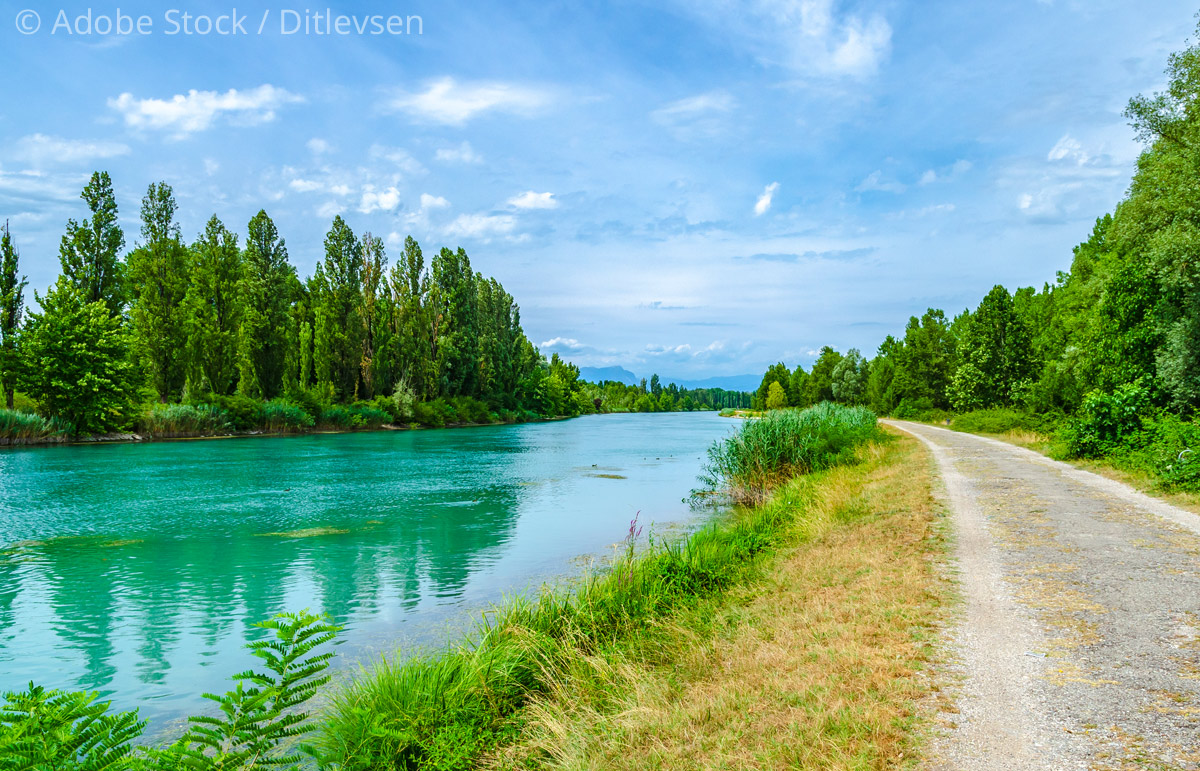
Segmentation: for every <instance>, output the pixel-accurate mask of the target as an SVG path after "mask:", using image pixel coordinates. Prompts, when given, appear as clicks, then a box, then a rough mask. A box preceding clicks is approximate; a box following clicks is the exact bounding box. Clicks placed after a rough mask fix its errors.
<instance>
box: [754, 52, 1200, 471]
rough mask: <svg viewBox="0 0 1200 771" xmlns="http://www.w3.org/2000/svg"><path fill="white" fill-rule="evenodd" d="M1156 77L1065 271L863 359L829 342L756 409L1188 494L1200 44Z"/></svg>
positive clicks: (771, 385)
mask: <svg viewBox="0 0 1200 771" xmlns="http://www.w3.org/2000/svg"><path fill="white" fill-rule="evenodd" d="M1167 75H1168V87H1167V90H1166V91H1165V92H1163V93H1158V94H1155V95H1153V96H1138V97H1136V98H1134V99H1132V100H1131V101H1130V102H1129V105H1128V108H1127V110H1126V116H1127V117H1128V118H1129V120H1130V122H1131V124H1132V126H1133V128H1134V129H1135V131H1136V132H1137V135H1138V137H1139V138H1140V139H1141V140H1142V141H1143V142H1144V143H1145V149H1144V151H1143V152H1142V154H1141V156H1140V158H1139V159H1138V162H1137V169H1136V173H1135V175H1134V177H1133V180H1132V183H1131V184H1130V187H1129V190H1128V193H1127V195H1126V197H1125V198H1124V200H1122V201H1121V202H1120V203H1119V204H1118V205H1117V207H1116V210H1115V211H1114V212H1113V213H1111V214H1106V215H1104V216H1102V217H1101V218H1099V219H1098V220H1097V221H1096V224H1095V228H1094V229H1093V231H1092V233H1091V234H1090V237H1089V238H1088V239H1087V240H1086V241H1084V242H1083V243H1081V244H1079V245H1078V246H1077V247H1076V248H1075V250H1074V258H1073V260H1072V262H1071V267H1070V270H1069V271H1068V272H1059V273H1058V275H1057V276H1056V278H1055V280H1054V283H1052V284H1051V283H1047V284H1045V285H1044V286H1043V287H1042V288H1041V289H1040V290H1038V289H1035V288H1022V289H1018V290H1016V291H1015V292H1009V291H1008V290H1007V289H1006V288H1004V287H1003V286H996V287H994V288H993V289H992V290H991V291H990V292H988V293H987V295H986V296H985V297H984V298H983V299H982V300H981V301H980V302H979V305H978V306H977V307H976V308H975V309H974V310H969V309H967V310H963V311H962V312H961V313H959V314H958V315H956V316H953V317H950V316H948V315H947V314H946V313H944V312H943V311H941V310H936V309H929V310H927V311H926V312H925V313H924V314H923V315H922V316H921V317H920V318H918V317H916V316H914V317H912V318H911V319H909V322H908V325H907V326H906V327H905V329H904V332H903V334H902V335H899V336H890V335H889V336H888V337H887V338H886V339H885V340H884V341H883V342H882V343H881V344H880V346H879V348H878V350H877V351H876V353H875V356H874V358H872V359H870V360H867V359H866V358H865V357H864V356H863V355H862V354H861V353H860V352H859V351H857V350H853V349H851V350H850V351H848V352H847V353H845V354H844V355H843V354H841V353H839V352H837V351H835V350H833V349H832V348H829V347H826V348H824V349H823V350H822V351H821V353H820V356H819V357H818V358H817V360H816V362H815V363H814V364H813V366H812V368H811V370H809V371H806V370H805V369H803V368H802V367H799V366H798V367H796V368H795V370H789V369H788V368H787V367H786V366H785V365H784V364H782V363H781V364H776V365H774V366H772V367H770V368H769V369H768V371H767V373H766V374H765V375H764V377H763V380H762V384H761V386H760V387H759V389H758V391H757V392H756V393H755V395H754V403H755V406H756V407H758V408H760V409H762V408H779V407H787V406H806V405H809V404H814V403H817V402H820V401H825V400H828V401H835V402H841V403H844V404H863V405H867V406H869V407H871V408H872V409H873V410H875V411H877V412H879V413H880V414H889V415H894V416H896V417H902V418H917V419H927V420H938V421H944V420H952V424H953V425H955V426H962V427H971V428H980V429H983V430H991V431H997V432H1000V431H1004V430H1008V429H1013V428H1020V429H1026V430H1032V431H1037V432H1039V433H1043V434H1046V435H1049V436H1051V437H1052V439H1053V450H1054V451H1055V452H1057V453H1060V454H1062V455H1065V456H1073V457H1101V456H1104V457H1108V458H1109V459H1111V460H1113V461H1115V462H1117V463H1118V465H1125V466H1130V467H1135V468H1139V469H1142V470H1145V471H1148V472H1150V473H1152V474H1153V475H1155V476H1156V477H1158V478H1159V479H1160V480H1161V481H1163V482H1164V483H1166V484H1168V485H1173V486H1178V487H1184V488H1194V489H1200V455H1198V454H1195V453H1193V452H1192V449H1194V448H1197V447H1200V424H1197V423H1196V422H1195V417H1196V412H1197V408H1198V407H1200V260H1198V259H1197V258H1198V257H1200V46H1197V45H1193V46H1192V47H1191V48H1189V49H1187V50H1185V51H1183V52H1182V53H1178V54H1174V55H1172V56H1171V58H1170V61H1169V66H1168V70H1167ZM954 414H957V417H954Z"/></svg>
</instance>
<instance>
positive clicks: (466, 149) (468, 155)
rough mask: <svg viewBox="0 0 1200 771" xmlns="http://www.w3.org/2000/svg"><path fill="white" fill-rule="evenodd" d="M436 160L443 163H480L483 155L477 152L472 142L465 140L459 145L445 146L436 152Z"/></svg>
mask: <svg viewBox="0 0 1200 771" xmlns="http://www.w3.org/2000/svg"><path fill="white" fill-rule="evenodd" d="M433 159H434V160H435V161H441V162H443V163H480V162H482V161H483V156H482V155H480V154H479V153H477V152H475V150H474V148H472V147H471V143H470V142H463V143H462V144H461V145H459V146H458V147H443V148H441V149H440V150H438V151H437V153H435V154H434V156H433Z"/></svg>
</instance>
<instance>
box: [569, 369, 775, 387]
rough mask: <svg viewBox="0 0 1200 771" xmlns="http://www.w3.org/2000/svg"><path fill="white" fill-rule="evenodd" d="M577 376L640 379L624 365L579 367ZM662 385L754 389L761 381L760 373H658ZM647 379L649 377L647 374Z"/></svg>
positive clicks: (629, 382)
mask: <svg viewBox="0 0 1200 771" xmlns="http://www.w3.org/2000/svg"><path fill="white" fill-rule="evenodd" d="M579 377H580V378H582V379H583V380H587V381H588V382H591V383H599V382H601V381H603V380H612V381H615V382H618V383H624V384H625V385H637V384H638V383H640V382H642V379H641V378H640V377H638V376H637V375H635V374H633V373H632V372H630V371H629V370H627V369H625V368H624V367H580V368H579ZM658 379H659V380H660V381H661V382H662V384H663V385H667V384H668V383H674V384H675V385H677V386H679V387H680V388H688V389H691V388H724V389H725V390H726V391H754V390H757V389H758V385H759V383H760V382H762V375H724V376H721V377H707V378H704V379H702V380H686V379H684V378H678V377H667V376H665V375H659V376H658ZM646 380H647V381H649V380H650V377H649V376H647V377H646Z"/></svg>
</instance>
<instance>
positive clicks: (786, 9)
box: [679, 0, 892, 77]
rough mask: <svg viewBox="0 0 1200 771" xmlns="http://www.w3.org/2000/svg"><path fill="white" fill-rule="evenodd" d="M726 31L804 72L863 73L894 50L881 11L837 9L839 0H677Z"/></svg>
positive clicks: (765, 55)
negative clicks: (852, 11) (865, 14)
mask: <svg viewBox="0 0 1200 771" xmlns="http://www.w3.org/2000/svg"><path fill="white" fill-rule="evenodd" d="M679 5H681V6H682V7H684V8H685V9H686V11H687V12H690V13H697V14H699V15H700V16H701V17H702V18H703V19H704V20H705V21H706V22H707V23H708V24H709V25H710V26H712V27H714V28H716V29H717V30H718V31H719V32H720V33H721V34H722V35H723V36H725V37H727V38H731V39H733V40H735V41H736V42H738V43H746V44H748V46H749V47H750V49H751V50H752V51H754V52H755V53H757V54H758V56H759V58H760V59H761V60H763V61H764V62H766V63H768V64H774V65H779V66H783V67H787V68H789V69H791V70H793V71H795V72H797V73H799V74H800V75H804V76H812V75H820V76H826V77H842V76H850V77H865V76H868V75H871V74H873V73H874V72H875V71H876V70H877V69H878V68H879V65H880V64H881V63H882V62H883V61H884V60H885V59H886V58H887V56H888V54H889V53H890V51H891V42H892V28H891V26H890V25H889V24H888V23H887V21H886V20H885V19H884V18H883V16H881V15H879V14H871V15H869V16H865V17H864V16H862V15H858V14H854V13H839V12H838V9H837V8H836V6H837V5H838V3H836V2H835V0H757V2H753V3H745V2H737V1H736V0H679Z"/></svg>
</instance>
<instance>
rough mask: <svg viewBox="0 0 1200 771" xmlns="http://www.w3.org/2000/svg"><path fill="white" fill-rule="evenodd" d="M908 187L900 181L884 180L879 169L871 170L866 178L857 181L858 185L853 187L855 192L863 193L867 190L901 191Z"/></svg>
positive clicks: (882, 191)
mask: <svg viewBox="0 0 1200 771" xmlns="http://www.w3.org/2000/svg"><path fill="white" fill-rule="evenodd" d="M907 189H908V188H907V187H905V186H904V185H903V184H902V183H900V182H896V181H895V180H885V179H884V178H883V172H882V171H879V170H875V171H872V172H871V173H870V174H868V175H867V178H866V179H864V180H863V181H862V182H859V183H858V187H856V188H854V191H855V192H857V193H865V192H867V191H878V192H881V193H903V192H904V191H905V190H907Z"/></svg>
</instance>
